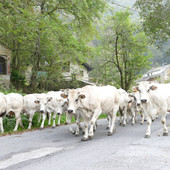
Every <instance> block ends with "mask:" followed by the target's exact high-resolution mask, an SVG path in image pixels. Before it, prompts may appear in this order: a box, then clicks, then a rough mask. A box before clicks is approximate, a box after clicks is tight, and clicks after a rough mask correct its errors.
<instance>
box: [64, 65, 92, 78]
mask: <svg viewBox="0 0 170 170" xmlns="http://www.w3.org/2000/svg"><path fill="white" fill-rule="evenodd" d="M73 74H75V76H76V77H75V78H76V79H77V80H83V81H88V80H89V75H88V71H87V69H86V68H84V66H81V65H78V64H73V63H70V72H63V75H64V76H65V79H66V80H68V81H69V80H72V75H73Z"/></svg>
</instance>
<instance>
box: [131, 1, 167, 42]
mask: <svg viewBox="0 0 170 170" xmlns="http://www.w3.org/2000/svg"><path fill="white" fill-rule="evenodd" d="M134 6H135V7H136V8H137V9H140V13H139V14H140V17H141V18H142V24H143V25H142V26H143V28H144V31H145V33H146V35H147V36H150V37H151V38H152V39H153V40H155V41H157V42H159V43H161V44H162V43H164V41H166V40H167V39H169V36H170V30H169V22H170V12H169V10H170V2H169V0H149V1H148V0H136V3H135V5H134Z"/></svg>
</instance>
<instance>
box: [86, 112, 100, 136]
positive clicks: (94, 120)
mask: <svg viewBox="0 0 170 170" xmlns="http://www.w3.org/2000/svg"><path fill="white" fill-rule="evenodd" d="M101 112H102V111H101V109H96V110H95V111H94V114H93V116H92V119H91V121H90V129H89V139H92V138H93V135H94V133H93V127H94V125H95V122H96V120H97V118H98V117H99V115H100V114H101Z"/></svg>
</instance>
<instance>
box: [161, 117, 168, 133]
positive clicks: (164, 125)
mask: <svg viewBox="0 0 170 170" xmlns="http://www.w3.org/2000/svg"><path fill="white" fill-rule="evenodd" d="M161 122H162V124H163V136H168V129H167V126H166V115H162V118H161Z"/></svg>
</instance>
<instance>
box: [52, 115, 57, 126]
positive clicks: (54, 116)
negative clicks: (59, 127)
mask: <svg viewBox="0 0 170 170" xmlns="http://www.w3.org/2000/svg"><path fill="white" fill-rule="evenodd" d="M56 114H57V113H55V112H54V113H53V126H52V128H55V119H56Z"/></svg>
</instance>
